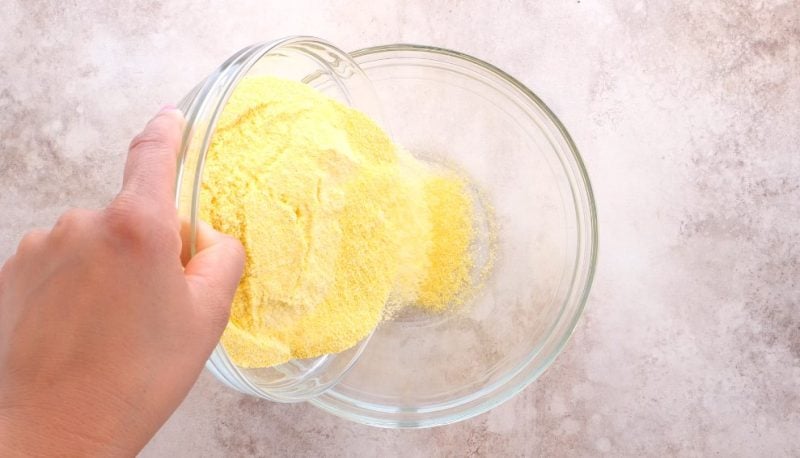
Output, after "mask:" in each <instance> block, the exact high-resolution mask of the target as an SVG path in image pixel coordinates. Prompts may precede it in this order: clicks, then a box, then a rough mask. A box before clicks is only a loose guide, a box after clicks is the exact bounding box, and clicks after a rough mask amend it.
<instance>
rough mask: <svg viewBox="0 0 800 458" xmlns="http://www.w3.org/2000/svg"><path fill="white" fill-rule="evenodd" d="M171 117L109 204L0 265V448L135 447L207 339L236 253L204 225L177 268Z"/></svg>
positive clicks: (202, 356)
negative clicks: (186, 259)
mask: <svg viewBox="0 0 800 458" xmlns="http://www.w3.org/2000/svg"><path fill="white" fill-rule="evenodd" d="M182 125H183V118H182V115H181V114H180V112H179V111H177V110H170V109H167V110H162V111H161V112H159V114H158V115H157V116H156V117H155V118H153V119H152V120H151V121H150V122H149V123H148V124H147V126H146V127H145V129H144V130H143V132H142V133H141V134H139V135H138V136H137V137H136V138H134V140H133V141H132V142H131V146H130V149H129V152H128V160H127V163H126V165H125V174H124V178H123V188H122V190H121V191H120V193H119V194H118V195H117V197H116V198H115V199H114V201H113V202H112V203H111V204H110V205H109V206H108V207H107V208H105V209H103V210H100V211H90V210H71V211H68V212H67V213H65V214H64V215H62V216H61V218H60V219H59V220H58V222H57V223H56V225H55V226H54V227H53V228H52V229H51V230H49V231H45V230H37V231H33V232H31V233H29V234H27V235H26V236H25V237H24V238H23V239H22V241H21V242H20V244H19V247H18V249H17V252H16V254H15V255H14V256H12V257H11V258H10V259H8V261H7V262H6V263H5V265H4V266H3V267H2V270H0V455H2V456H8V455H15V454H20V455H35V454H58V455H68V456H73V455H87V454H88V455H102V456H109V455H134V454H136V453H137V452H138V451H139V450H140V449H141V448H142V447H143V446H144V445H145V444H146V443H147V442H148V440H149V439H150V438H151V437H152V436H153V435H154V434H155V432H156V431H157V430H158V429H159V428H160V427H161V425H162V424H163V423H164V421H166V419H167V418H168V417H169V415H170V414H171V413H172V412H173V410H174V409H175V408H177V406H178V405H179V404H180V402H181V400H182V399H183V398H184V397H185V396H186V394H187V392H188V391H189V389H190V388H191V386H192V384H193V383H194V382H195V380H196V379H197V377H198V375H199V373H200V371H201V370H202V368H203V364H204V362H205V361H206V359H207V358H208V356H209V354H210V353H211V351H212V350H213V348H214V346H215V344H216V343H217V341H218V340H219V337H220V335H221V334H222V331H223V329H224V327H225V324H226V322H227V320H228V314H229V310H230V303H231V300H232V298H233V294H234V291H235V290H236V287H237V285H238V282H239V279H240V277H241V275H242V269H243V264H244V251H243V249H242V246H241V245H240V244H239V242H238V241H237V240H236V239H234V238H232V237H229V236H226V235H223V234H220V233H218V232H216V231H214V230H213V229H211V228H210V227H208V226H205V227H204V228H202V229H201V230H200V231H199V236H198V239H199V240H198V252H197V254H196V255H195V256H194V257H193V258H192V259H191V260H190V261H189V262H188V263H187V264H186V265H185V268H184V266H183V264H182V263H181V247H182V242H181V236H180V221H179V218H178V216H177V213H176V210H175V207H174V203H173V202H174V198H173V195H174V189H173V185H174V177H175V165H176V154H177V150H178V147H179V145H180V141H181V134H182Z"/></svg>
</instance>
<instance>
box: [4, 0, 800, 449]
mask: <svg viewBox="0 0 800 458" xmlns="http://www.w3.org/2000/svg"><path fill="white" fill-rule="evenodd" d="M80 3H82V4H83V6H77V5H74V4H70V6H67V3H65V2H55V1H50V2H46V1H45V2H27V1H23V0H5V1H3V2H0V23H1V25H0V214H2V217H1V218H0V259H5V257H7V256H8V255H9V254H11V252H12V250H13V249H14V247H15V245H16V241H17V240H18V238H19V237H20V236H21V235H22V234H23V233H24V232H25V231H26V230H28V229H30V228H33V227H36V226H47V225H50V224H52V223H53V222H54V220H55V218H56V216H57V215H58V214H59V213H60V212H61V211H63V210H64V209H66V208H67V207H69V206H87V207H98V206H101V205H104V204H105V203H106V202H107V201H108V200H109V199H110V198H111V197H112V196H113V195H114V193H115V192H116V191H117V189H118V186H119V183H120V176H121V171H122V165H123V160H124V154H125V149H126V146H127V144H128V141H129V139H130V138H131V136H132V135H133V134H134V133H135V132H136V131H137V129H139V128H140V127H141V125H142V124H143V123H144V122H145V121H146V120H147V119H148V116H149V115H150V114H152V113H153V112H154V111H156V110H157V109H158V107H160V106H161V105H162V104H164V103H167V102H174V101H176V100H178V99H179V98H181V97H182V96H183V94H184V93H186V92H187V91H188V90H189V89H190V88H191V87H192V86H194V84H196V83H197V82H198V81H199V80H200V79H201V78H202V77H203V76H205V74H207V73H208V72H209V71H211V70H212V69H213V68H215V67H216V65H218V64H219V63H220V62H222V61H223V60H224V59H225V58H226V57H227V56H228V55H230V54H231V53H232V52H234V51H235V50H237V49H239V48H241V47H242V46H244V45H247V44H249V43H252V42H256V41H263V40H265V39H270V38H275V37H280V36H284V35H289V34H298V33H302V34H310V35H317V36H321V37H324V38H326V39H328V40H330V41H332V42H333V43H336V44H338V45H339V46H340V47H342V48H343V49H346V50H354V49H357V48H361V47H365V46H370V45H376V44H384V43H396V42H412V43H421V44H431V45H436V46H442V47H448V48H452V49H456V50H460V51H463V52H466V53H469V54H472V55H475V56H477V57H480V58H483V59H484V60H487V61H489V62H492V63H494V64H496V65H497V66H499V67H501V68H503V69H504V70H506V71H508V72H509V73H511V74H512V75H514V76H516V77H517V78H519V79H520V80H521V81H523V82H524V83H525V84H527V85H528V86H529V87H530V88H531V89H533V90H534V91H535V92H536V93H537V94H538V95H540V96H541V97H542V99H544V100H545V102H547V103H548V104H549V105H550V106H551V107H552V108H553V110H554V111H555V112H556V113H557V114H558V116H559V117H560V118H561V120H562V121H563V122H564V124H566V126H567V127H568V129H569V130H570V131H571V133H572V135H573V137H574V139H575V141H576V143H577V145H578V147H579V149H580V150H581V151H582V153H583V157H584V159H585V161H586V165H587V168H588V170H589V174H590V176H591V178H592V180H593V184H594V187H595V192H596V197H597V202H598V210H599V227H600V261H599V264H598V270H597V277H596V281H595V286H594V289H593V291H592V294H591V297H590V300H589V308H588V310H587V312H586V314H585V316H584V318H583V320H582V321H581V323H580V324H579V326H578V328H577V330H576V332H575V335H574V337H573V339H572V341H571V342H570V344H569V345H568V347H567V349H566V351H565V352H564V353H563V354H562V355H561V357H560V358H559V359H558V360H557V361H556V363H555V364H554V365H553V366H552V368H551V369H550V370H549V371H548V372H547V373H545V374H544V376H542V377H541V378H540V379H539V380H538V381H537V382H535V383H534V384H533V385H531V386H530V387H528V388H527V389H526V390H525V391H524V392H523V393H522V394H521V395H519V396H518V397H517V398H515V399H514V400H512V401H510V402H508V403H506V404H504V405H502V406H501V407H499V408H497V409H495V410H493V411H491V412H490V413H487V414H484V415H481V416H479V417H477V418H474V419H472V420H469V421H466V422H463V423H460V424H456V425H452V426H447V427H441V428H435V429H432V430H424V431H388V430H380V429H373V428H369V427H366V426H360V425H357V424H352V423H349V422H346V421H344V420H340V419H338V418H335V417H332V416H330V415H328V414H326V413H323V412H321V411H318V410H316V409H315V408H313V407H310V406H307V405H279V404H273V403H270V402H266V401H259V400H256V399H253V398H248V397H245V396H242V395H239V394H237V393H235V392H232V391H231V390H228V389H226V388H224V387H223V386H222V385H220V384H219V383H217V382H216V380H215V379H214V378H213V377H212V376H210V375H209V374H203V375H202V376H201V377H200V379H199V381H198V382H197V385H196V386H195V388H194V390H193V391H192V392H191V394H190V395H189V397H188V398H187V399H186V401H185V402H184V403H183V405H182V406H181V407H180V409H179V410H178V411H177V412H176V413H175V415H174V416H173V417H172V419H171V420H170V421H169V422H168V423H167V424H166V425H165V426H164V428H163V429H162V430H161V432H159V434H158V435H157V436H156V437H155V438H154V439H153V441H152V443H151V444H150V445H149V446H148V447H147V448H146V450H145V452H144V455H145V456H171V457H174V456H222V455H229V456H246V455H308V456H365V455H376V454H379V453H380V454H381V455H385V456H400V455H403V456H422V455H448V456H463V455H476V456H484V455H495V456H497V455H510V456H530V455H544V456H596V455H602V454H607V455H609V456H621V455H637V456H638V455H653V456H663V455H682V456H709V455H715V454H716V455H719V456H759V455H760V456H790V455H794V456H798V455H800V434H798V432H799V431H800V223H798V221H800V154H798V144H800V6H798V4H797V3H796V2H792V1H786V2H758V6H753V4H754V3H756V2H750V1H743V0H737V1H725V2H721V1H720V2H708V1H701V0H694V1H687V0H682V1H677V2H645V1H638V2H637V1H630V2H628V1H614V2H595V1H585V0H584V1H572V2H510V1H509V2H506V1H503V2H455V1H448V2H423V1H405V2H396V1H391V0H381V1H361V0H359V1H349V2H333V3H326V6H321V5H322V2H274V4H273V5H269V6H268V5H266V4H265V3H264V2H256V1H248V2H222V1H193V2H189V1H170V2H163V3H162V2H158V1H147V2H99V3H109V6H87V5H89V4H90V3H91V4H94V3H98V2H80ZM117 3H119V4H117ZM123 3H130V4H133V3H139V4H140V6H136V7H133V6H124V5H122V4H123ZM289 3H291V5H289ZM434 3H435V4H437V6H432V4H434ZM537 3H540V4H538V5H537ZM112 4H115V5H113V6H112Z"/></svg>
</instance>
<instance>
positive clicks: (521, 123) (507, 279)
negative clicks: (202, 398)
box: [310, 45, 597, 428]
mask: <svg viewBox="0 0 800 458" xmlns="http://www.w3.org/2000/svg"><path fill="white" fill-rule="evenodd" d="M351 55H352V56H353V58H354V60H355V61H356V63H358V65H359V66H360V67H361V69H362V70H363V71H364V73H365V74H366V75H367V77H368V78H369V80H370V81H371V82H372V85H373V87H374V88H375V93H376V94H377V96H378V101H379V103H380V106H381V112H382V115H383V121H384V122H385V123H386V126H387V127H389V128H390V129H391V131H392V134H393V137H394V140H395V141H396V142H397V143H399V144H401V145H403V146H404V147H405V148H406V149H408V150H409V151H410V152H411V153H412V154H414V155H415V156H417V157H419V158H422V159H425V160H428V161H432V162H435V163H443V164H452V165H454V166H455V167H456V168H458V169H460V170H462V171H463V172H464V173H466V174H467V175H468V176H469V177H470V178H471V180H472V181H473V182H474V183H475V186H476V190H477V191H478V194H479V195H480V196H481V200H483V201H484V203H485V205H486V207H487V208H486V209H485V210H487V212H488V213H489V214H491V213H493V214H494V221H495V232H496V252H495V260H494V267H493V269H492V271H491V272H490V275H489V278H488V279H487V281H486V284H485V286H484V287H483V289H482V291H481V292H480V293H479V294H478V295H477V296H476V297H475V298H474V299H473V300H472V301H471V302H470V303H468V304H465V305H464V306H463V307H462V308H461V309H460V310H457V311H454V312H452V313H445V314H428V315H426V314H424V313H417V314H412V315H410V316H404V317H402V318H401V319H398V320H393V321H386V322H384V323H382V324H381V325H380V326H379V327H378V329H377V330H376V331H375V332H374V333H373V335H372V338H371V340H370V342H369V344H368V345H367V347H366V348H365V350H364V352H363V353H362V354H361V356H360V357H359V359H358V360H357V361H356V363H355V365H354V366H353V367H352V368H351V370H350V371H349V372H348V373H347V374H346V375H345V376H344V378H343V379H342V380H340V381H339V382H338V383H337V384H336V385H334V386H333V387H331V388H330V389H328V390H327V391H325V392H323V393H322V394H321V395H319V396H317V397H315V398H313V399H311V400H310V402H311V403H313V404H314V405H316V406H318V407H321V408H322V409H324V410H327V411H329V412H331V413H334V414H336V415H339V416H341V417H344V418H347V419H350V420H354V421H357V422H360V423H365V424H369V425H375V426H383V427H400V428H419V427H429V426H435V425H441V424H447V423H452V422H455V421H459V420H464V419H466V418H470V417H472V416H475V415H478V414H480V413H483V412H486V411H487V410H489V409H491V408H492V407H494V406H496V405H498V404H500V403H501V402H503V401H505V400H507V399H509V398H511V397H512V396H514V395H515V394H516V393H518V392H519V391H521V390H522V389H523V388H524V387H526V386H527V385H529V384H530V383H531V382H532V381H533V380H535V379H536V378H537V377H538V376H539V375H541V374H542V372H543V371H544V370H545V369H546V368H547V367H548V366H549V365H550V364H551V363H552V362H553V360H554V358H555V357H556V356H557V355H558V353H559V352H560V351H561V350H562V348H563V347H564V345H565V344H566V342H567V340H568V339H569V336H570V334H571V333H572V331H573V329H574V328H575V325H576V322H577V320H578V318H579V317H580V315H581V312H582V310H583V307H584V304H585V302H586V297H587V295H588V292H589V288H590V285H591V281H592V276H593V273H594V267H595V260H596V250H597V220H596V216H595V206H594V200H593V197H592V191H591V186H590V184H589V179H588V177H587V175H586V171H585V169H584V167H583V164H582V162H581V158H580V155H579V154H578V151H577V149H576V147H575V145H574V143H573V142H572V140H571V139H570V136H569V134H568V133H567V130H566V129H565V128H564V126H563V125H562V124H561V122H559V120H558V119H557V118H556V116H555V115H554V114H553V113H552V112H551V111H550V109H548V108H547V106H546V105H545V104H544V103H543V102H542V101H541V100H540V99H539V98H538V97H537V96H536V95H535V94H534V93H533V92H531V91H530V90H529V89H528V88H526V87H525V86H524V85H522V83H520V82H519V81H517V80H515V79H514V78H512V77H511V76H509V75H508V74H506V73H504V72H503V71H501V70H499V69H497V68H496V67H494V66H492V65H490V64H487V63H486V62H483V61H480V60H478V59H475V58H473V57H470V56H467V55H464V54H460V53H457V52H454V51H449V50H445V49H437V48H431V47H423V46H411V45H389V46H380V47H375V48H369V49H364V50H361V51H356V52H354V53H351Z"/></svg>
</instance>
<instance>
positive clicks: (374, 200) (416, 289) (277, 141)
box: [201, 76, 474, 368]
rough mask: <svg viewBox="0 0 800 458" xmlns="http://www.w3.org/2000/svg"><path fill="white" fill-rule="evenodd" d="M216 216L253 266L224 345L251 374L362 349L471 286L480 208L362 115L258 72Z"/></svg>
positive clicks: (220, 172) (233, 117)
mask: <svg viewBox="0 0 800 458" xmlns="http://www.w3.org/2000/svg"><path fill="white" fill-rule="evenodd" d="M201 199H202V200H203V205H202V206H201V208H202V215H201V216H202V218H203V219H205V220H206V221H208V222H209V223H210V224H211V225H212V226H213V227H214V228H215V229H217V230H220V231H222V232H225V233H228V234H230V235H232V236H235V237H237V238H238V239H239V240H240V241H241V242H242V244H243V245H244V247H245V250H246V253H247V262H246V267H245V272H244V276H243V278H242V280H241V283H240V285H239V288H238V290H237V293H236V296H235V299H234V301H233V307H232V311H231V317H230V321H229V323H228V326H227V328H226V330H225V333H224V335H223V337H222V344H223V346H224V348H225V350H226V351H227V353H228V354H229V356H230V357H231V359H232V360H233V361H234V362H235V363H236V364H237V365H239V366H241V367H248V368H253V367H269V366H273V365H277V364H281V363H284V362H286V361H289V360H291V359H295V358H311V357H316V356H321V355H324V354H329V353H336V352H340V351H343V350H346V349H348V348H350V347H352V346H354V345H356V344H357V343H358V342H359V341H360V340H362V339H363V338H365V337H366V336H367V335H369V333H370V332H371V331H372V330H373V329H374V328H375V327H376V326H377V325H378V324H379V322H380V321H381V319H384V318H385V317H387V316H389V315H390V314H387V304H392V305H391V306H393V307H402V306H414V307H417V308H420V309H422V310H425V311H429V312H433V313H437V312H443V311H446V310H448V309H449V308H450V307H453V306H455V305H457V304H458V303H459V299H460V297H461V295H462V294H463V292H464V291H466V290H468V289H469V286H470V270H471V268H472V264H473V260H472V257H471V255H470V244H471V243H472V239H473V232H474V231H473V217H472V208H473V203H472V201H471V198H470V194H469V191H468V183H467V181H465V179H464V178H463V177H462V176H460V175H459V174H457V173H455V172H452V171H449V170H446V169H443V168H441V167H432V166H430V165H428V164H426V163H424V162H421V161H418V160H416V159H414V158H413V157H412V156H411V155H410V154H408V153H407V152H405V151H403V150H402V149H401V148H399V147H398V146H396V145H394V144H393V143H392V141H391V139H390V138H389V137H388V136H387V134H386V133H385V132H383V130H382V129H381V128H380V127H379V126H378V125H377V124H376V123H375V122H373V121H372V120H371V119H369V118H368V117H366V116H365V115H364V114H362V113H360V112H359V111H357V110H355V109H352V108H349V107H347V106H345V105H342V104H341V103H339V102H337V101H335V100H333V99H331V98H328V97H326V96H324V95H322V94H321V93H319V92H317V91H316V90H314V89H313V88H311V87H309V86H307V85H304V84H302V83H298V82H293V81H288V80H281V79H278V78H274V77H261V76H250V77H246V78H245V79H244V80H242V82H241V83H240V84H239V85H238V86H237V88H236V90H235V92H234V93H233V94H232V96H231V98H230V100H229V101H228V103H227V105H226V106H225V110H224V112H223V114H222V117H221V119H220V121H219V123H218V126H217V130H216V132H215V134H214V137H213V140H212V145H211V147H210V149H209V151H208V156H207V162H206V165H205V179H204V183H203V187H202V189H201Z"/></svg>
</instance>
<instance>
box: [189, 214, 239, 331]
mask: <svg viewBox="0 0 800 458" xmlns="http://www.w3.org/2000/svg"><path fill="white" fill-rule="evenodd" d="M244 261H245V253H244V248H243V247H242V244H241V243H239V241H238V240H237V239H235V238H233V237H231V236H228V235H225V234H223V233H221V232H217V231H215V230H214V229H213V228H212V227H211V226H209V225H208V224H206V223H204V222H202V221H199V224H198V228H197V253H196V254H195V255H194V256H193V257H192V259H190V260H189V262H188V263H187V264H186V269H185V270H184V275H185V276H186V281H187V283H188V285H189V290H190V292H191V294H192V296H193V297H194V303H195V306H196V307H198V308H200V312H201V313H202V314H203V315H202V316H205V317H208V319H209V321H210V323H211V324H212V326H213V327H214V329H215V330H216V331H218V332H219V333H220V334H221V333H222V330H223V329H224V328H225V324H226V323H227V322H228V316H229V314H230V308H231V302H232V301H233V296H234V293H236V287H237V286H239V280H240V279H241V277H242V272H243V271H244ZM217 337H219V336H218V335H217Z"/></svg>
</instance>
